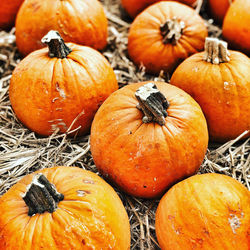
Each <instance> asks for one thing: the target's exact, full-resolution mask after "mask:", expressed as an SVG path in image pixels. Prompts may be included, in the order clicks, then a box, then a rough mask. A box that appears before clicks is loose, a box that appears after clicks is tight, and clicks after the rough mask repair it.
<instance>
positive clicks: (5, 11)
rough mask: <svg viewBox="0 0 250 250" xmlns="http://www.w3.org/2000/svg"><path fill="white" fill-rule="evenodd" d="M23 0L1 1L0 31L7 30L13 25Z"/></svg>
mask: <svg viewBox="0 0 250 250" xmlns="http://www.w3.org/2000/svg"><path fill="white" fill-rule="evenodd" d="M23 1H24V0H12V1H10V0H1V3H0V29H5V30H8V29H10V28H11V27H13V26H14V25H15V19H16V14H17V11H18V9H19V7H20V6H21V4H22V2H23Z"/></svg>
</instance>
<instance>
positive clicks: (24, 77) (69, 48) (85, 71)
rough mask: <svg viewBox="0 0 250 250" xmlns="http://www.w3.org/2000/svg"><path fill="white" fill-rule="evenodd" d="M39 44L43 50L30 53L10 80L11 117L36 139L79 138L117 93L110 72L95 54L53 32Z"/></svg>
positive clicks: (113, 78) (91, 50) (100, 56)
mask: <svg viewBox="0 0 250 250" xmlns="http://www.w3.org/2000/svg"><path fill="white" fill-rule="evenodd" d="M42 41H43V42H44V43H46V44H47V45H48V47H49V50H48V49H47V48H44V49H41V50H37V51H35V52H33V53H31V54H30V55H28V56H27V57H26V58H24V59H23V60H22V61H21V62H20V63H19V64H18V66H17V67H16V69H15V70H14V72H13V74H12V78H11V82H10V89H9V96H10V101H11V104H12V107H13V109H14V111H15V113H16V116H17V117H18V118H19V120H20V121H21V122H22V123H23V124H24V125H25V126H27V127H28V128H29V129H30V130H32V131H34V132H36V133H38V134H40V135H45V136H47V135H50V134H52V133H53V132H55V131H56V130H58V131H59V132H61V133H64V132H66V131H67V130H68V129H69V128H71V129H72V130H74V129H76V128H79V130H78V132H77V133H78V135H81V134H85V133H87V132H88V131H89V129H90V125H91V122H92V119H93V117H94V115H95V112H96V111H97V109H98V108H99V106H100V105H101V104H102V102H103V101H104V100H105V99H106V98H107V97H108V96H109V95H110V94H111V93H112V92H113V91H115V90H117V89H118V84H117V80H116V76H115V74H114V71H113V69H112V68H111V66H110V64H109V63H108V61H107V60H106V59H105V58H104V57H103V56H102V55H101V54H100V53H99V52H98V51H96V50H94V49H92V48H90V47H85V46H80V45H76V44H73V43H68V44H65V43H64V41H63V39H62V38H61V37H60V35H59V33H58V32H56V31H51V32H49V33H48V34H47V35H46V36H45V37H44V38H43V39H42Z"/></svg>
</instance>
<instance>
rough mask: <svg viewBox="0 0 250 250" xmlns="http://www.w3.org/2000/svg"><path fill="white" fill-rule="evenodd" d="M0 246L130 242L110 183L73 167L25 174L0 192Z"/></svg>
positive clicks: (121, 247) (19, 248)
mask: <svg viewBox="0 0 250 250" xmlns="http://www.w3.org/2000/svg"><path fill="white" fill-rule="evenodd" d="M0 211H1V214H0V249H2V250H3V249H4V250H10V249H15V250H23V249H27V250H31V249H54V250H68V249H76V250H77V249H79V250H80V249H115V250H128V249H129V248H130V226H129V221H128V216H127V213H126V211H125V208H124V206H123V205H122V202H121V200H120V199H119V197H118V195H117V194H116V192H115V191H114V190H113V188H112V187H111V186H110V185H108V184H107V183H106V182H105V181H103V180H102V179H101V178H100V177H99V176H97V175H96V174H94V173H92V172H90V171H86V170H83V169H80V168H76V167H53V168H49V169H43V170H41V171H37V172H35V173H33V174H30V175H27V176H25V177H24V178H23V179H22V180H20V181H19V182H18V183H17V184H15V185H14V186H13V187H12V188H11V189H10V190H9V191H8V192H7V193H5V194H4V195H3V196H2V197H1V198H0Z"/></svg>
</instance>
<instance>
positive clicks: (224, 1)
mask: <svg viewBox="0 0 250 250" xmlns="http://www.w3.org/2000/svg"><path fill="white" fill-rule="evenodd" d="M232 2H233V0H209V1H208V5H209V9H210V11H211V14H212V15H213V17H214V19H215V20H216V21H218V22H220V23H222V22H223V19H224V17H225V15H226V13H227V10H228V8H229V6H230V4H231V3H232Z"/></svg>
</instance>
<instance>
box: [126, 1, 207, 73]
mask: <svg viewBox="0 0 250 250" xmlns="http://www.w3.org/2000/svg"><path fill="white" fill-rule="evenodd" d="M206 36H207V29H206V26H205V24H204V21H203V20H202V18H201V17H200V16H199V15H198V14H197V13H196V12H195V11H194V10H193V9H192V8H190V7H188V6H186V5H184V4H180V3H177V2H171V1H169V2H164V1H163V2H159V3H156V4H154V5H152V6H150V7H149V8H147V9H146V10H144V11H143V12H142V13H141V14H140V15H138V16H137V17H136V19H135V20H134V22H133V23H132V25H131V27H130V31H129V37H128V53H129V56H130V58H131V59H132V60H133V61H134V63H135V64H137V65H138V66H141V65H143V66H145V68H146V71H147V72H149V73H153V74H159V72H160V71H161V70H163V71H165V72H169V73H171V72H172V71H173V70H174V69H175V68H176V67H177V66H178V64H179V63H180V62H181V61H182V60H184V59H185V58H187V57H189V56H190V55H192V54H194V53H196V52H198V51H200V50H202V49H203V47H204V41H205V37H206Z"/></svg>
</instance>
